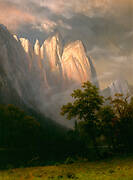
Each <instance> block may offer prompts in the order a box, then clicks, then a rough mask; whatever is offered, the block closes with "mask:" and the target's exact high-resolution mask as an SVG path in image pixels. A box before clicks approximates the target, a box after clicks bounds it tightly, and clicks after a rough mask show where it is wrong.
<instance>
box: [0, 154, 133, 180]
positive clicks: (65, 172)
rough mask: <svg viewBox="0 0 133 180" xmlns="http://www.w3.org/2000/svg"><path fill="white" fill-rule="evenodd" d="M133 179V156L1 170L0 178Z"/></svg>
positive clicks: (30, 179) (12, 179)
mask: <svg viewBox="0 0 133 180" xmlns="http://www.w3.org/2000/svg"><path fill="white" fill-rule="evenodd" d="M67 179H68V180H69V179H70V180H72V179H77V180H78V179H79V180H133V157H128V158H127V157H125V158H124V157H123V158H114V159H112V160H105V161H95V162H87V161H78V162H75V163H73V164H60V165H54V166H44V167H32V168H23V167H21V168H18V169H8V170H3V171H0V180H67Z"/></svg>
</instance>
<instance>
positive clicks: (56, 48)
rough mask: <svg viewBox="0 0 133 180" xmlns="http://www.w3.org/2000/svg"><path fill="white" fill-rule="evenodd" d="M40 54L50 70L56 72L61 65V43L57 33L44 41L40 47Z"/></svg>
mask: <svg viewBox="0 0 133 180" xmlns="http://www.w3.org/2000/svg"><path fill="white" fill-rule="evenodd" d="M41 52H42V53H41V54H42V57H43V58H44V60H45V61H46V63H47V65H48V66H49V67H50V68H51V70H56V69H58V68H59V66H60V64H61V56H62V42H61V37H60V34H59V33H56V34H55V35H53V36H51V37H49V38H48V39H47V40H45V42H44V44H43V45H42V47H41Z"/></svg>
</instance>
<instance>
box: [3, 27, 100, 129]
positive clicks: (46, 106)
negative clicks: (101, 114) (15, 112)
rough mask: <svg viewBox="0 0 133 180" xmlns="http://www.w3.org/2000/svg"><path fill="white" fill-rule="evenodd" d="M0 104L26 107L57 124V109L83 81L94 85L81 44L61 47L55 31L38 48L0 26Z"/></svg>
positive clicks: (67, 123)
mask: <svg viewBox="0 0 133 180" xmlns="http://www.w3.org/2000/svg"><path fill="white" fill-rule="evenodd" d="M0 47H1V50H0V97H1V99H0V102H1V103H12V104H16V105H20V106H21V105H22V104H24V105H26V106H27V107H29V108H32V109H33V110H34V111H36V112H40V113H41V114H46V115H47V116H48V117H51V118H53V119H55V120H56V121H58V122H59V123H62V124H66V125H67V126H69V125H70V123H69V122H67V121H66V120H64V121H63V120H62V117H60V115H59V113H60V107H61V106H62V105H63V104H65V103H66V102H68V101H69V100H71V98H70V93H71V92H72V91H73V89H74V88H75V87H79V85H81V83H82V82H84V81H87V80H89V81H93V83H96V84H97V86H98V81H97V75H96V71H95V68H94V65H93V61H92V59H91V57H88V56H87V54H86V51H85V47H84V45H83V43H82V42H81V41H75V42H71V43H69V44H67V45H64V44H63V40H62V37H61V35H60V34H59V33H58V32H56V33H55V34H53V35H52V36H50V37H49V38H48V39H46V40H45V41H44V43H43V44H42V45H40V43H39V41H38V40H36V42H35V44H34V45H33V44H31V43H30V41H29V40H28V39H26V38H18V37H17V36H16V35H14V36H13V35H12V34H11V33H10V32H9V31H8V30H7V29H6V27H4V26H3V25H0Z"/></svg>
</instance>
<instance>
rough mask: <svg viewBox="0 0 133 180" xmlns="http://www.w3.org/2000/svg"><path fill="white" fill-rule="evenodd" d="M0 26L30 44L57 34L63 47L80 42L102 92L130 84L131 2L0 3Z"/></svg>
mask: <svg viewBox="0 0 133 180" xmlns="http://www.w3.org/2000/svg"><path fill="white" fill-rule="evenodd" d="M0 24H4V25H5V26H7V28H8V29H9V30H10V31H11V32H12V33H13V34H17V35H18V36H22V37H26V38H29V39H30V40H31V42H34V41H35V39H36V38H38V39H39V40H40V42H41V43H42V42H43V41H44V40H45V39H46V38H47V37H48V36H49V35H50V34H51V33H53V32H54V31H57V30H58V31H60V33H61V34H62V36H63V38H64V42H65V43H68V42H70V41H74V40H77V39H79V40H82V41H83V43H84V45H85V48H86V51H87V54H88V55H89V56H91V57H92V59H93V63H94V65H95V67H96V71H97V74H98V79H99V81H100V85H101V87H102V88H104V87H106V86H107V85H108V84H109V83H111V82H112V81H113V80H115V79H117V78H124V79H127V80H128V82H129V83H130V84H133V0H0Z"/></svg>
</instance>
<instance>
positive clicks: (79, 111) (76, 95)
mask: <svg viewBox="0 0 133 180" xmlns="http://www.w3.org/2000/svg"><path fill="white" fill-rule="evenodd" d="M82 88H83V90H82V89H77V90H74V92H73V93H72V95H71V96H72V97H73V99H74V101H73V102H70V103H68V104H67V105H64V106H63V107H62V108H61V115H66V117H67V119H69V120H71V119H73V118H76V119H77V120H78V124H77V125H78V129H79V131H80V132H81V133H84V134H87V136H88V137H89V138H90V140H92V143H93V146H94V149H95V151H96V154H97V155H99V152H98V149H97V142H96V138H97V136H98V135H99V128H98V127H99V126H98V124H99V123H100V122H99V118H98V112H99V110H100V108H101V106H102V105H103V102H104V100H103V97H102V96H100V95H99V91H98V88H96V86H94V85H92V84H91V83H90V82H89V81H88V82H85V83H83V85H82Z"/></svg>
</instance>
